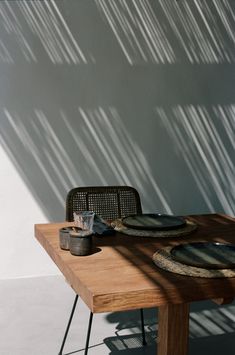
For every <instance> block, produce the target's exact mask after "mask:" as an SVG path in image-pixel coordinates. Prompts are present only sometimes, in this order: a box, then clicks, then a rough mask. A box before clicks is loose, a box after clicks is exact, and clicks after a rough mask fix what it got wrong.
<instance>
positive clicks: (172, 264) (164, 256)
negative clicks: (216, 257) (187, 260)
mask: <svg viewBox="0 0 235 355" xmlns="http://www.w3.org/2000/svg"><path fill="white" fill-rule="evenodd" d="M172 248H174V247H173V246H170V247H165V248H163V249H160V250H158V251H157V252H156V253H154V254H153V261H154V263H155V264H156V265H157V266H158V267H160V268H161V269H164V270H167V271H170V272H174V273H176V274H180V275H185V276H193V277H206V278H218V277H220V278H222V277H235V269H220V270H212V269H202V268H199V267H195V266H189V265H185V264H181V263H179V262H178V261H175V260H173V259H172V256H171V250H172Z"/></svg>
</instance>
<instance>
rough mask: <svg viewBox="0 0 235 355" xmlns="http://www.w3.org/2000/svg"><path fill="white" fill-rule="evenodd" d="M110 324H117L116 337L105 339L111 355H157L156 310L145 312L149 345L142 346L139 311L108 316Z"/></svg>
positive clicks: (146, 310) (115, 313)
mask: <svg viewBox="0 0 235 355" xmlns="http://www.w3.org/2000/svg"><path fill="white" fill-rule="evenodd" d="M107 320H108V322H110V323H117V326H116V332H115V334H116V336H112V337H108V338H105V339H104V344H106V346H107V347H108V348H109V349H110V351H111V352H110V355H116V354H122V355H134V354H139V355H145V354H146V355H147V354H149V355H152V354H153V355H155V354H156V346H157V345H156V339H157V311H156V308H153V309H152V308H151V309H145V310H144V320H145V334H146V341H147V345H146V346H143V344H142V333H141V324H140V320H139V316H138V311H128V312H126V311H125V312H113V313H110V314H108V315H107Z"/></svg>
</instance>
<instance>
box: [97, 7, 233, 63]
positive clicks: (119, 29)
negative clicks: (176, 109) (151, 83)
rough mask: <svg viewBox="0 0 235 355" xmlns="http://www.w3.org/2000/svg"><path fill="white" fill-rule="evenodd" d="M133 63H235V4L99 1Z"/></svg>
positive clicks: (105, 16) (115, 34)
mask: <svg viewBox="0 0 235 355" xmlns="http://www.w3.org/2000/svg"><path fill="white" fill-rule="evenodd" d="M96 4H97V7H98V9H99V10H100V12H101V14H102V15H103V17H104V19H105V20H106V21H107V23H108V24H109V26H110V28H111V30H112V32H113V34H114V36H115V37H116V40H117V42H118V44H119V46H120V48H121V50H122V52H123V54H124V55H125V57H126V59H127V61H128V63H129V64H130V65H138V64H146V63H154V64H174V63H190V64H221V63H234V62H235V10H234V1H233V0H211V1H208V0H192V1H188V0H178V1H176V0H175V1H174V0H158V1H155V0H96Z"/></svg>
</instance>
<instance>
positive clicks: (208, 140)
mask: <svg viewBox="0 0 235 355" xmlns="http://www.w3.org/2000/svg"><path fill="white" fill-rule="evenodd" d="M156 115H157V117H158V119H159V121H160V123H161V125H162V126H163V127H164V128H165V129H166V131H167V133H168V135H169V136H170V140H171V144H172V149H173V150H174V151H175V153H176V154H178V156H179V157H180V158H183V159H184V161H185V163H186V164H187V166H188V168H189V170H190V172H191V175H192V177H193V179H194V181H195V183H196V185H197V187H198V190H199V191H200V192H201V194H202V196H203V198H204V200H205V202H206V204H207V206H208V208H209V210H210V211H211V212H214V207H213V206H214V202H215V201H216V202H217V203H218V204H219V205H221V207H222V208H223V210H224V211H226V213H229V214H234V212H235V185H234V176H235V143H234V142H235V104H231V105H213V106H203V105H185V106H181V105H177V106H174V107H171V108H165V107H156Z"/></svg>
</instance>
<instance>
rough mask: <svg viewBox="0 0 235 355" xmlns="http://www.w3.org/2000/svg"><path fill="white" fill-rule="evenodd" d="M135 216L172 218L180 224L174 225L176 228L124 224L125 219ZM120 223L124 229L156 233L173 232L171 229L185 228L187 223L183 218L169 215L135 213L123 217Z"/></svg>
mask: <svg viewBox="0 0 235 355" xmlns="http://www.w3.org/2000/svg"><path fill="white" fill-rule="evenodd" d="M136 216H159V217H161V216H163V217H164V216H166V217H172V218H175V219H178V220H180V221H181V222H182V223H181V224H179V225H176V226H161V227H158V226H133V225H132V224H129V223H128V222H125V219H127V218H130V217H136ZM121 221H122V224H123V225H124V226H125V227H128V228H131V229H139V230H158V231H163V230H173V229H179V228H183V227H185V225H186V223H187V221H186V219H185V218H184V217H181V216H174V215H169V214H165V213H142V214H140V213H137V214H133V215H129V216H126V217H123V218H122V219H121Z"/></svg>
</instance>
